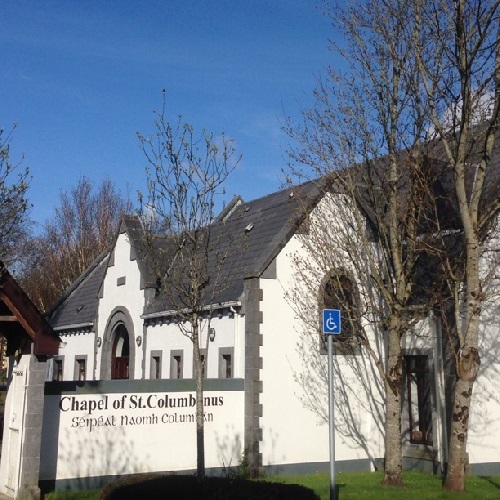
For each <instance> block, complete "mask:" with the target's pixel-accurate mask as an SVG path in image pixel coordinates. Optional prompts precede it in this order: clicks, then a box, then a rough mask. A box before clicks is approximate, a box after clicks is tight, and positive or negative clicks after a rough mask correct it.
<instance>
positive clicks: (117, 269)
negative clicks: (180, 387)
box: [96, 233, 144, 378]
mask: <svg viewBox="0 0 500 500" xmlns="http://www.w3.org/2000/svg"><path fill="white" fill-rule="evenodd" d="M130 251H131V248H130V242H129V237H128V235H127V234H126V233H122V234H120V235H119V236H118V238H117V240H116V246H115V250H114V265H112V266H110V267H108V269H107V272H106V276H105V278H104V282H103V288H102V292H103V293H102V298H101V299H100V300H99V308H98V325H97V331H98V333H99V336H100V337H101V338H102V340H103V341H104V339H103V335H104V333H105V331H106V326H107V324H108V320H109V318H110V315H111V313H112V312H113V311H114V310H115V308H116V307H122V308H126V310H127V311H128V312H129V314H130V317H131V318H132V321H133V325H134V332H133V339H136V338H137V336H141V337H142V335H143V328H142V326H143V320H142V319H141V315H142V312H143V308H144V290H141V287H140V284H141V274H140V271H139V265H138V263H137V260H130ZM123 279H125V280H124V281H125V282H124V283H123ZM130 333H131V332H129V334H130ZM132 341H134V342H135V340H132ZM101 352H102V351H99V352H98V356H97V365H96V374H97V378H99V373H100V368H101V366H100V364H101V357H100V353H101ZM135 352H136V356H135V366H134V374H135V375H134V377H135V378H141V375H142V361H143V360H142V349H136V351H135Z"/></svg>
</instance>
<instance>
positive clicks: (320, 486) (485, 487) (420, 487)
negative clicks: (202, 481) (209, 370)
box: [47, 472, 500, 500]
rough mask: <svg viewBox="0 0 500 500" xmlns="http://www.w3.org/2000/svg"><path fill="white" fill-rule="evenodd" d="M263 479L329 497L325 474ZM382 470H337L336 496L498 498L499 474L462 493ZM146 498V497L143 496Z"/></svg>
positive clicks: (59, 498)
mask: <svg viewBox="0 0 500 500" xmlns="http://www.w3.org/2000/svg"><path fill="white" fill-rule="evenodd" d="M265 479H266V481H278V482H284V483H295V484H302V485H303V486H306V487H308V488H311V489H312V490H314V491H315V492H316V493H317V494H318V495H319V496H320V498H321V500H329V498H330V478H329V476H328V474H310V475H306V476H274V477H266V478H265ZM381 480H382V473H379V472H373V473H370V472H359V473H350V474H342V473H340V474H338V475H337V477H336V483H337V488H338V490H337V491H338V499H339V500H345V499H361V500H363V499H367V500H368V499H370V500H371V499H373V498H376V499H377V500H384V499H390V500H413V499H414V500H424V499H425V500H427V499H436V498H439V499H452V498H455V499H456V498H460V500H466V499H498V498H500V476H493V477H477V476H473V477H469V478H467V483H466V489H467V491H466V492H465V493H460V494H454V493H443V492H442V490H441V478H440V477H439V476H433V475H430V474H423V473H419V472H406V473H405V474H404V482H405V486H404V487H403V488H392V487H386V486H383V485H382V484H381ZM98 499H99V491H98V490H88V491H72V492H62V491H60V492H54V493H50V494H49V495H48V497H47V500H98ZM143 500H147V499H143Z"/></svg>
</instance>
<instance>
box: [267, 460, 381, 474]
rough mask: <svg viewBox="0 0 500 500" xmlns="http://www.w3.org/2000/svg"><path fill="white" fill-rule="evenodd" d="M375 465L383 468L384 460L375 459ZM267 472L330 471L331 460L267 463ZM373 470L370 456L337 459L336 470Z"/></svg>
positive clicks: (300, 472) (337, 471) (312, 472)
mask: <svg viewBox="0 0 500 500" xmlns="http://www.w3.org/2000/svg"><path fill="white" fill-rule="evenodd" d="M375 463H376V465H375V467H376V468H378V469H381V468H382V467H383V460H382V459H381V458H380V459H375ZM263 469H264V471H265V472H266V474H269V475H276V476H280V475H287V476H288V475H300V474H314V473H316V472H325V473H328V472H329V471H330V462H302V463H295V464H278V465H267V466H265V467H264V468H263ZM370 470H372V468H371V466H370V460H369V459H368V458H359V459H353V460H336V461H335V472H336V473H343V472H367V471H370Z"/></svg>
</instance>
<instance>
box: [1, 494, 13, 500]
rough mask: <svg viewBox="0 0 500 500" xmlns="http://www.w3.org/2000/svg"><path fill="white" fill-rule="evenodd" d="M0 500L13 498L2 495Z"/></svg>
mask: <svg viewBox="0 0 500 500" xmlns="http://www.w3.org/2000/svg"><path fill="white" fill-rule="evenodd" d="M0 500H12V497H8V496H7V495H4V494H3V493H0Z"/></svg>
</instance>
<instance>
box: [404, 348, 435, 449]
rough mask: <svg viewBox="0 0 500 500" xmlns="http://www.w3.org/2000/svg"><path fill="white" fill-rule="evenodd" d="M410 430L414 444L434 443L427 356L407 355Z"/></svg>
mask: <svg viewBox="0 0 500 500" xmlns="http://www.w3.org/2000/svg"><path fill="white" fill-rule="evenodd" d="M405 378H406V397H407V407H408V431H409V440H410V443H412V444H426V445H432V404H431V383H430V375H429V361H428V357H427V356H422V355H419V356H405Z"/></svg>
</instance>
